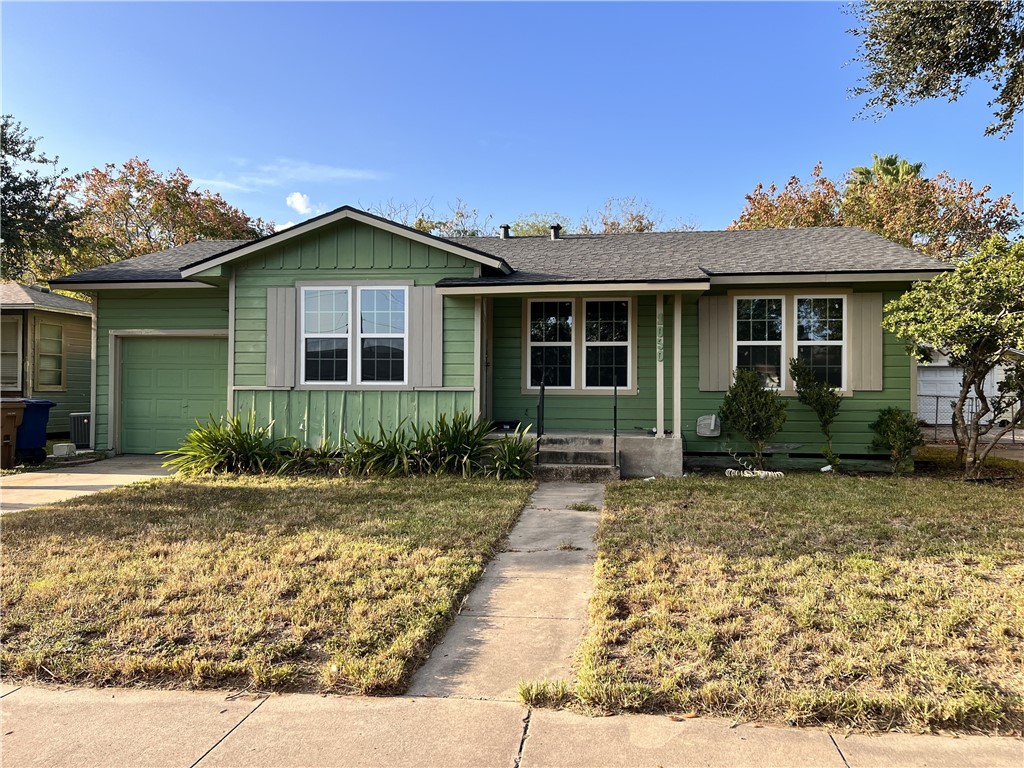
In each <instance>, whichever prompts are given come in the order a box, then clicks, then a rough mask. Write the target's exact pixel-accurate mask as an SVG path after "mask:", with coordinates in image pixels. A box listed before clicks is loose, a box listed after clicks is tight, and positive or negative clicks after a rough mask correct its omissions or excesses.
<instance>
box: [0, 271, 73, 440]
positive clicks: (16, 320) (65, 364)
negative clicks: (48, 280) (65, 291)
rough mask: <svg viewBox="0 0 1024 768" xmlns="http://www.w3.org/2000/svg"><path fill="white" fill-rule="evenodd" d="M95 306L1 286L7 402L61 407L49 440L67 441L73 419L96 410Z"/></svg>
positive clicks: (0, 368) (1, 379)
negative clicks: (49, 402)
mask: <svg viewBox="0 0 1024 768" xmlns="http://www.w3.org/2000/svg"><path fill="white" fill-rule="evenodd" d="M91 372H92V305H91V304H89V303H88V302H85V301H79V300H78V299H72V298H71V297H69V296H60V295H59V294H56V293H50V289H49V288H44V287H42V286H38V285H21V284H20V283H9V282H4V283H0V387H2V389H3V393H2V394H3V396H4V397H32V398H41V399H45V400H52V401H53V402H55V403H57V405H56V407H55V408H52V409H51V410H50V420H49V422H48V423H47V427H46V430H47V434H50V435H67V434H68V432H69V430H70V421H69V415H70V414H71V413H81V412H86V411H89V410H90V407H91V406H90V376H91Z"/></svg>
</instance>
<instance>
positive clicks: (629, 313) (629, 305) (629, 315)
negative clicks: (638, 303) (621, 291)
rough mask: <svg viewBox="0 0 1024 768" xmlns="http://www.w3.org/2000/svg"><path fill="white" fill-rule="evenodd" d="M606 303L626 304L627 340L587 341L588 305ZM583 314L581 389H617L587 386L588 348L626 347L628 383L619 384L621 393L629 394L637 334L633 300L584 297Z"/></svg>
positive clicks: (631, 386) (622, 297)
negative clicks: (634, 338)
mask: <svg viewBox="0 0 1024 768" xmlns="http://www.w3.org/2000/svg"><path fill="white" fill-rule="evenodd" d="M604 301H624V302H626V340H625V341H624V342H623V341H587V304H596V303H600V302H604ZM581 304H582V313H581V314H580V318H581V322H580V348H581V354H580V360H581V365H582V371H583V379H582V382H581V387H582V388H583V389H584V390H587V391H588V392H595V391H596V392H602V393H608V392H613V391H614V390H615V387H602V386H593V387H592V386H590V385H588V384H587V348H588V347H623V346H624V347H625V348H626V383H625V384H619V387H618V389H619V391H620V392H624V391H625V392H628V391H630V390H632V388H633V377H634V372H633V334H634V332H635V330H636V329H635V328H634V323H633V300H632V299H631V298H630V297H629V296H600V297H597V296H591V297H587V296H584V297H583V299H582V302H581Z"/></svg>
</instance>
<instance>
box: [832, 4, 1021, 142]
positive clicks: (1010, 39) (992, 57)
mask: <svg viewBox="0 0 1024 768" xmlns="http://www.w3.org/2000/svg"><path fill="white" fill-rule="evenodd" d="M853 13H854V15H855V16H856V17H857V19H858V21H859V22H860V26H858V27H856V28H854V29H852V30H850V31H851V32H852V33H854V34H856V35H858V36H859V37H860V38H861V47H860V54H859V56H858V57H857V60H858V61H859V62H861V64H863V65H864V68H865V69H866V75H865V77H864V80H863V83H862V84H861V85H859V86H857V87H856V88H854V89H853V93H854V94H855V95H857V96H868V100H867V103H866V104H865V110H866V111H876V110H881V111H885V110H891V109H893V108H894V107H896V106H897V105H900V104H904V103H906V104H914V103H916V102H919V101H924V100H926V99H932V98H944V99H948V100H949V101H951V102H953V101H956V100H957V99H959V98H960V97H961V96H963V95H964V93H965V92H966V90H967V86H968V84H969V83H970V82H971V81H974V80H977V79H979V78H980V79H983V80H986V81H988V82H989V83H991V84H992V88H993V90H994V91H995V97H994V98H993V99H992V101H990V102H989V106H991V107H994V108H995V122H994V123H992V124H991V125H989V126H988V127H987V128H986V129H985V133H986V134H989V135H999V136H1000V137H1001V138H1006V137H1007V136H1008V135H1009V134H1010V132H1011V131H1012V130H1013V127H1014V121H1015V120H1016V117H1017V115H1018V114H1019V113H1020V111H1021V105H1022V103H1024V0H972V1H971V2H919V1H918V0H898V1H896V2H893V1H892V0H865V2H859V3H857V4H855V5H854V6H853Z"/></svg>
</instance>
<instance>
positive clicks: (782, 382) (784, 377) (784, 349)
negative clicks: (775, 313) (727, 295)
mask: <svg viewBox="0 0 1024 768" xmlns="http://www.w3.org/2000/svg"><path fill="white" fill-rule="evenodd" d="M751 299H764V300H766V301H770V300H772V299H778V300H779V301H780V302H781V303H782V307H781V318H780V319H781V321H782V338H781V339H779V340H778V341H740V340H739V333H738V330H739V320H738V315H737V313H738V312H739V307H740V301H743V300H751ZM788 303H789V302H787V300H786V296H784V295H782V294H774V293H773V294H762V295H756V294H737V295H735V296H733V297H732V318H731V319H730V325H731V326H732V366H731V367H732V371H733V373H734V374H735V372H736V371H737V370H738V369H739V359H740V354H739V348H740V347H766V346H778V347H779V358H780V359H779V386H777V387H772V389H774V390H775V391H776V392H785V391H786V384H788V383H789V382H788V378H789V371H788V370H787V368H788V367H789V355H788V354H787V353H788V351H789V344H788V340H787V339H786V326H787V325H788V324H787V323H786V311H787V309H788V306H787V305H788ZM794 306H795V304H794Z"/></svg>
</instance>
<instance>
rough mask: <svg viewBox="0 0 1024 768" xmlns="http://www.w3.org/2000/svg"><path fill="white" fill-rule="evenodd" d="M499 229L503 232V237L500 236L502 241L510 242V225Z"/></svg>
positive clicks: (503, 225) (504, 225)
mask: <svg viewBox="0 0 1024 768" xmlns="http://www.w3.org/2000/svg"><path fill="white" fill-rule="evenodd" d="M498 229H500V230H501V235H500V237H501V239H502V240H508V238H509V234H508V229H509V227H508V224H502V225H501V226H500V227H498Z"/></svg>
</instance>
